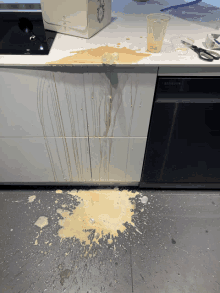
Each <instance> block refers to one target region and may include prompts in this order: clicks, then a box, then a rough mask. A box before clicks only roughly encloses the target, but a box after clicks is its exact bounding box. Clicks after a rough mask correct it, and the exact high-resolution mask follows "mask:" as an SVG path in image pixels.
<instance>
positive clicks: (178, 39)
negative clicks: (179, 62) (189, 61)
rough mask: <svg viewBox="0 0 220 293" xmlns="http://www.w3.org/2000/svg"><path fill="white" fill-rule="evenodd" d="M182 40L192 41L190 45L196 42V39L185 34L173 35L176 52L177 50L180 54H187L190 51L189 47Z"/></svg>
mask: <svg viewBox="0 0 220 293" xmlns="http://www.w3.org/2000/svg"><path fill="white" fill-rule="evenodd" d="M182 40H183V41H185V42H188V43H190V45H193V44H194V40H193V39H192V38H189V37H186V36H183V35H179V36H177V35H176V36H174V37H172V38H171V39H170V41H171V43H172V45H173V46H174V48H175V52H177V53H178V55H186V54H187V53H188V47H187V46H185V45H184V44H183V43H182Z"/></svg>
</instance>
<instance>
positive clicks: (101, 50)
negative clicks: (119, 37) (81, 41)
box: [46, 46, 151, 64]
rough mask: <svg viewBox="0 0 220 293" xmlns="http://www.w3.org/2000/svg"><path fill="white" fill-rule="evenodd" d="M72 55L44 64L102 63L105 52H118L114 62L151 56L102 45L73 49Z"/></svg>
mask: <svg viewBox="0 0 220 293" xmlns="http://www.w3.org/2000/svg"><path fill="white" fill-rule="evenodd" d="M71 53H76V54H75V55H73V56H68V57H64V58H62V59H60V60H57V61H52V62H47V63H46V64H75V63H76V64H102V56H103V54H105V53H110V54H112V53H118V54H119V59H118V61H117V62H116V64H131V63H137V62H138V61H140V60H141V59H143V58H146V57H149V56H151V54H150V53H137V52H136V51H134V50H131V49H128V48H125V47H124V48H114V47H109V46H102V47H98V48H96V49H88V50H81V51H73V52H71Z"/></svg>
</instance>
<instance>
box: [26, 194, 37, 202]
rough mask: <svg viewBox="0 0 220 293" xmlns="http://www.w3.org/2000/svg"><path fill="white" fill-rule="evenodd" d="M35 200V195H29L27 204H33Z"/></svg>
mask: <svg viewBox="0 0 220 293" xmlns="http://www.w3.org/2000/svg"><path fill="white" fill-rule="evenodd" d="M35 199H36V195H31V196H29V197H28V202H33V201H34V200H35Z"/></svg>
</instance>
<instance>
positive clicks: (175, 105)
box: [139, 76, 220, 189]
mask: <svg viewBox="0 0 220 293" xmlns="http://www.w3.org/2000/svg"><path fill="white" fill-rule="evenodd" d="M139 187H140V188H159V189H160V188H161V189H166V188H169V189H178V188H179V189H219V188H220V77H185V76H184V77H178V78H177V77H172V76H170V77H167V76H166V77H158V79H157V83H156V88H155V95H154V102H153V107H152V113H151V117H150V125H149V130H148V137H147V142H146V148H145V155H144V160H143V167H142V174H141V180H140V183H139Z"/></svg>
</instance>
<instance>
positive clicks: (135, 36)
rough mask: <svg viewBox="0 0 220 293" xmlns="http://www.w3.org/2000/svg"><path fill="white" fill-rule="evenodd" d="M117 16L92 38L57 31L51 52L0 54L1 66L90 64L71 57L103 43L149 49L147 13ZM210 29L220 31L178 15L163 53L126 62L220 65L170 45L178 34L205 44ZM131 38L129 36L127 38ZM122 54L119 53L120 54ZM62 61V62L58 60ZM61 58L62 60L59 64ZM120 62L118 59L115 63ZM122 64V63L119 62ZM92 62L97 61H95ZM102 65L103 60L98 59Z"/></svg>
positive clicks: (118, 14)
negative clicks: (40, 54) (39, 53)
mask: <svg viewBox="0 0 220 293" xmlns="http://www.w3.org/2000/svg"><path fill="white" fill-rule="evenodd" d="M112 17H115V19H114V21H113V22H112V23H111V24H110V25H108V26H107V27H105V28H104V29H103V30H102V31H100V32H98V33H97V34H96V35H95V36H93V37H92V38H90V39H83V38H78V37H74V36H69V35H64V34H60V33H58V34H57V35H56V38H55V40H54V43H53V46H52V48H51V50H50V53H49V55H46V56H39V55H38V56H34V55H0V66H15V65H16V66H28V67H29V66H34V65H35V66H42V65H44V66H48V65H49V66H51V65H53V64H54V65H59V66H60V65H61V64H62V65H67V64H68V65H71V64H72V65H89V64H92V63H90V62H86V63H80V62H75V63H73V62H72V61H71V58H65V57H71V56H73V55H75V54H76V53H71V52H73V51H77V50H85V49H91V48H97V47H101V46H106V45H108V46H110V47H117V44H118V43H120V46H119V47H120V48H123V47H126V48H128V49H131V50H134V51H137V50H138V49H139V51H137V52H140V53H145V54H147V53H146V50H147V21H146V14H145V15H144V14H141V15H140V14H139V15H126V14H122V13H120V12H118V13H112ZM208 33H217V34H218V33H219V30H215V29H212V28H209V27H205V26H201V25H198V24H196V23H195V22H190V21H186V20H183V19H180V18H177V17H173V16H172V17H171V20H170V21H169V25H168V27H167V31H166V35H165V39H164V42H163V47H162V50H161V52H160V53H149V54H150V55H149V56H148V57H145V58H142V59H141V60H139V61H137V62H133V61H132V59H131V62H128V63H124V64H128V65H129V64H132V65H135V64H136V65H148V66H180V65H181V66H190V65H191V66H208V67H210V66H211V67H213V66H214V67H215V66H217V67H218V66H219V65H220V60H215V61H213V62H206V61H202V60H201V59H200V58H199V57H198V55H197V54H196V53H195V52H193V51H192V50H190V49H189V50H188V52H187V54H186V55H178V54H177V53H176V52H175V50H173V49H170V48H169V47H170V44H171V43H170V39H171V38H172V37H173V36H174V35H176V36H178V35H184V36H187V37H190V38H193V39H194V40H195V43H194V44H195V45H196V46H198V47H202V48H205V47H204V46H203V43H204V42H205V39H206V36H207V34H208ZM127 38H129V39H130V40H126V39H127ZM119 58H120V55H119ZM61 59H62V61H61V62H60V61H59V60H61ZM58 62H59V64H58ZM116 64H117V63H116ZM118 64H120V65H121V64H123V63H120V62H119V63H118ZM92 65H95V64H94V63H93V64H92ZM99 65H100V63H99Z"/></svg>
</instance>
